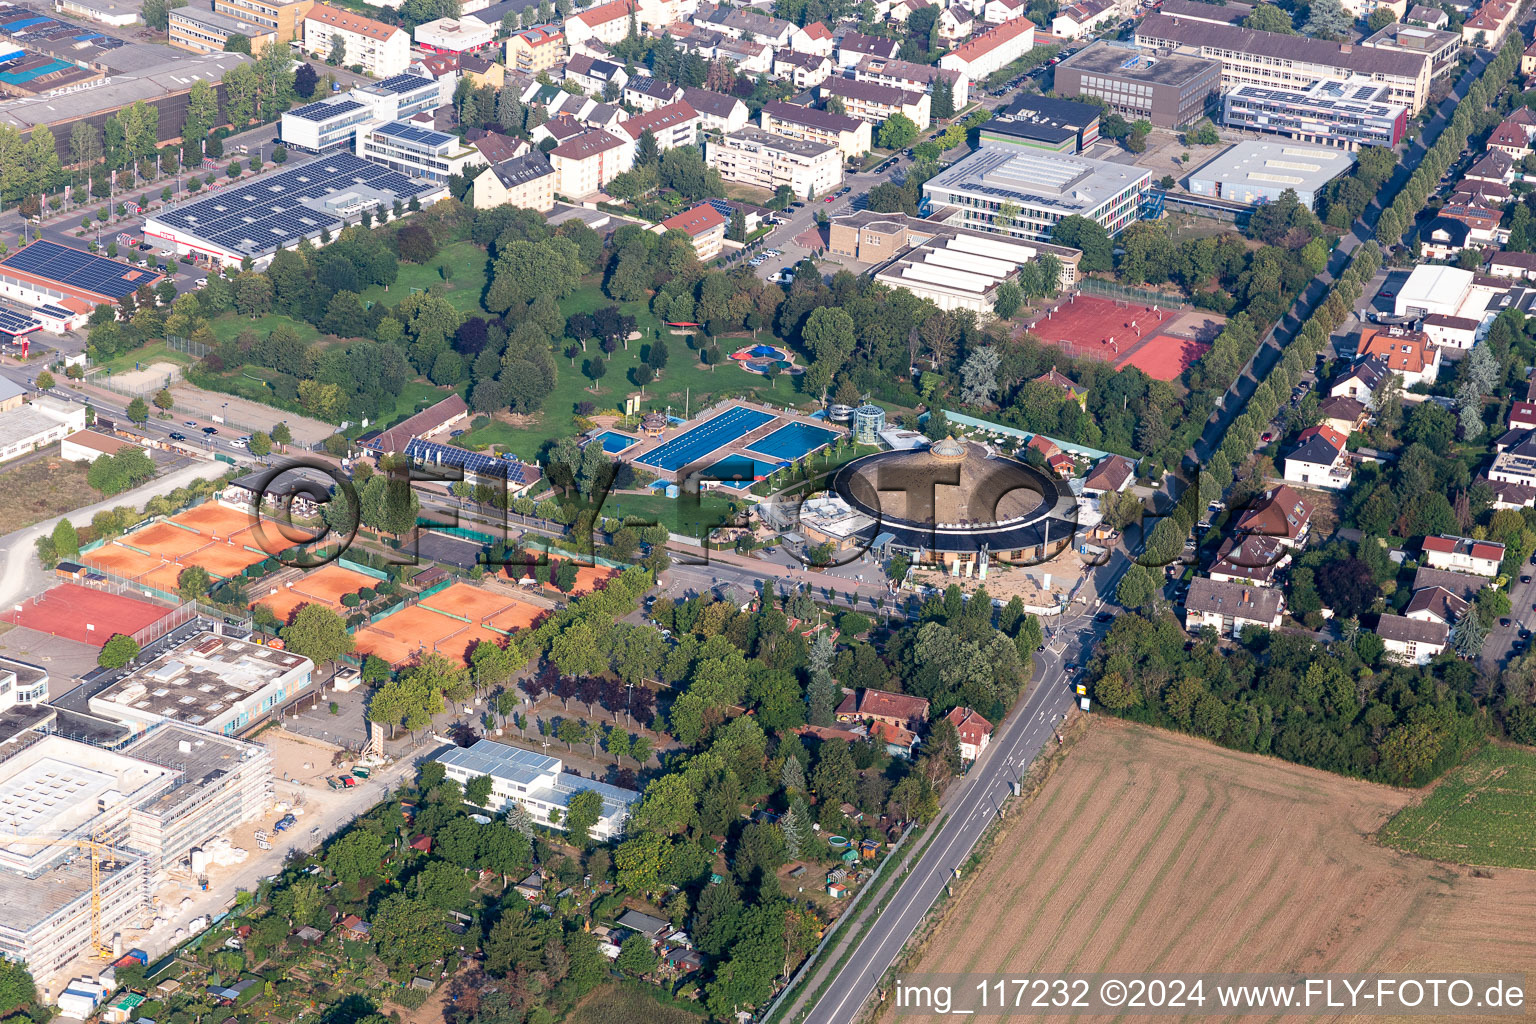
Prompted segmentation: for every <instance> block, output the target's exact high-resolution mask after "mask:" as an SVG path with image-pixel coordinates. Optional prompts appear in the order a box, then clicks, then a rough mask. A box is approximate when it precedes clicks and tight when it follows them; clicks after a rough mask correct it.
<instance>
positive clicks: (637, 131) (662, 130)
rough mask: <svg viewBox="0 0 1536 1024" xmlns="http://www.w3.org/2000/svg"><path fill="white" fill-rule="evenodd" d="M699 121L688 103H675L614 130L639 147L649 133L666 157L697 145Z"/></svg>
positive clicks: (642, 115) (624, 123) (621, 123)
mask: <svg viewBox="0 0 1536 1024" xmlns="http://www.w3.org/2000/svg"><path fill="white" fill-rule="evenodd" d="M701 120H702V119H701V118H700V117H699V112H698V111H696V110H694V109H693V107H691V106H689V105H688V101H687V100H678V101H677V102H676V103H669V104H667V105H666V106H664V107H657V108H656V109H655V110H653V111H651V112H650V113H648V114H639V115H636V116H635V117H631V118H629V119H628V120H625V121H620V122H619V124H618V129H617V130H618V131H621V132H624V134H625V137H626V138H627V139H628V140H629V141H630V142H634V143H639V141H640V136H642V135H644V134H645V133H646V132H650V133H651V136H652V137H653V138H655V140H656V147H657V148H658V149H660V150H661V151H662V152H663V153H665V152H666V151H667V150H669V149H677V148H678V147H680V146H693V145H696V144H697V143H698V141H699V125H700V123H701Z"/></svg>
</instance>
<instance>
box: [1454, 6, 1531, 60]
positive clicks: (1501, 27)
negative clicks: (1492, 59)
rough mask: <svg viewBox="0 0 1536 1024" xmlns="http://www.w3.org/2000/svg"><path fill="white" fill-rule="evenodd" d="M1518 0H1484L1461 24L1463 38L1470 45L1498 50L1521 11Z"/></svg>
mask: <svg viewBox="0 0 1536 1024" xmlns="http://www.w3.org/2000/svg"><path fill="white" fill-rule="evenodd" d="M1519 9H1520V4H1519V3H1518V2H1517V0H1483V3H1482V4H1481V5H1479V6H1478V8H1477V10H1475V11H1473V12H1472V14H1471V15H1470V16H1469V17H1468V18H1467V20H1466V21H1465V22H1464V23H1463V24H1462V26H1461V40H1462V42H1463V43H1466V44H1468V45H1470V46H1486V47H1488V48H1489V49H1493V50H1497V49H1498V48H1499V46H1500V45H1501V44H1502V43H1503V42H1504V37H1505V35H1507V34H1508V33H1509V29H1510V26H1511V25H1513V24H1514V23H1515V15H1516V14H1517V13H1519Z"/></svg>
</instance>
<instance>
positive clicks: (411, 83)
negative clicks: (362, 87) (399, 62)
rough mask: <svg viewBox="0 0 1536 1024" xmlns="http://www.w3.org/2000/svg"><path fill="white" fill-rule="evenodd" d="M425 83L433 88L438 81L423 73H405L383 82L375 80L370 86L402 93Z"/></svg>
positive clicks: (418, 87)
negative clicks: (422, 74)
mask: <svg viewBox="0 0 1536 1024" xmlns="http://www.w3.org/2000/svg"><path fill="white" fill-rule="evenodd" d="M424 85H430V86H432V87H433V88H436V87H437V83H436V82H434V81H433V80H432V79H430V78H423V77H422V76H421V75H411V74H405V75H395V76H394V77H392V78H386V79H384V81H382V82H375V83H374V84H373V85H372V86H371V87H370V88H374V89H381V90H383V91H384V92H393V93H402V92H412V91H414V90H416V89H420V88H421V87H422V86H424Z"/></svg>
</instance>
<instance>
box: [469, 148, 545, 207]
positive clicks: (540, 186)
mask: <svg viewBox="0 0 1536 1024" xmlns="http://www.w3.org/2000/svg"><path fill="white" fill-rule="evenodd" d="M558 177H559V175H557V174H556V173H555V169H554V167H553V166H551V164H550V161H549V157H547V156H545V155H544V154H543V153H541V152H540V151H538V150H533V151H531V152H529V153H525V154H524V155H522V156H520V157H516V158H514V159H511V160H505V161H502V162H501V163H496V164H491V165H490V166H489V167H486V168H484V169H483V170H481V171H480V173H479V174H477V175H475V184H474V189H473V203H474V207H475V209H477V210H486V209H490V208H491V207H493V206H507V205H511V206H516V207H519V208H521V209H524V210H538V211H539V212H540V213H548V212H549V211H550V210H553V209H554V208H555V182H556V180H557V179H558Z"/></svg>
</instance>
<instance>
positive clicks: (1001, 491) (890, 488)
mask: <svg viewBox="0 0 1536 1024" xmlns="http://www.w3.org/2000/svg"><path fill="white" fill-rule="evenodd" d="M830 490H831V492H832V493H833V494H835V495H836V496H837V497H838V498H840V499H841V500H842V501H843V502H844V503H846V504H847V505H848V506H849V508H850V509H852V510H853V511H854V512H856V513H859V514H861V515H863V516H865V517H867V518H868V519H869V520H871V524H872V525H870V526H868V527H866V528H865V529H862V530H860V531H859V532H860V534H861V537H862V539H863V540H865V541H866V542H867V543H868V544H869V545H870V546H871V547H873V548H877V549H882V551H881V553H885V550H884V549H889V550H890V551H899V552H903V553H906V554H908V555H909V556H910V557H912V558H913V559H915V560H917V561H921V562H937V563H941V564H944V565H946V566H948V565H953V564H954V563H956V562H960V563H966V562H974V561H978V560H979V559H980V558H981V557H982V556H983V554H984V553H985V556H986V558H987V559H988V560H1001V561H1017V562H1034V561H1038V560H1042V559H1044V558H1046V557H1049V556H1050V555H1054V554H1055V553H1057V552H1058V551H1059V550H1060V549H1061V548H1063V547H1066V546H1068V545H1070V544H1071V543H1072V540H1073V534H1074V532H1075V530H1076V517H1077V501H1076V499H1075V497H1074V496H1073V494H1072V492H1071V490H1070V489H1069V488H1068V487H1067V484H1066V482H1065V481H1063V480H1061V479H1059V478H1058V477H1056V476H1054V475H1053V474H1050V473H1045V472H1042V471H1041V470H1038V469H1036V468H1035V467H1033V466H1030V465H1027V464H1026V463H1023V462H1019V461H1018V460H1016V459H1011V458H1008V457H1007V456H1004V455H999V454H995V453H993V452H991V451H990V450H988V449H987V448H986V447H985V446H983V445H979V444H973V443H971V442H969V441H962V440H959V439H958V438H954V437H946V438H942V439H941V440H939V441H936V442H934V443H933V444H932V445H930V446H928V447H927V448H918V449H912V450H906V451H888V452H879V453H876V454H874V455H866V456H864V457H863V458H861V459H855V460H853V461H852V462H850V463H848V464H847V465H845V466H843V467H842V468H840V469H839V470H838V471H837V473H836V474H835V475H834V476H833V478H832V481H831V487H830Z"/></svg>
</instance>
